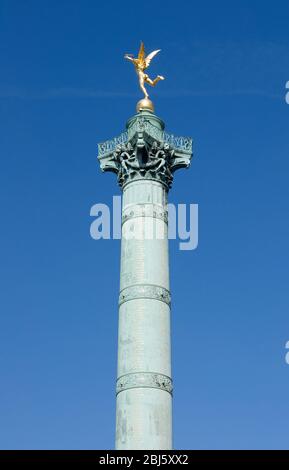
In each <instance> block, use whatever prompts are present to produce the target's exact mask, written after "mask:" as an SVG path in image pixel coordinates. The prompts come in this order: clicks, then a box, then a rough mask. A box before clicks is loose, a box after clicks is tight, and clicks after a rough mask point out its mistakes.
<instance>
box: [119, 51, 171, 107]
mask: <svg viewBox="0 0 289 470" xmlns="http://www.w3.org/2000/svg"><path fill="white" fill-rule="evenodd" d="M160 50H161V49H157V50H156V51H153V52H151V53H150V54H148V55H147V56H146V53H145V48H144V43H143V42H141V45H140V49H139V53H138V56H137V58H135V57H134V56H133V55H132V54H125V56H124V58H125V59H127V60H129V61H130V62H132V63H133V64H134V66H135V69H136V73H137V75H138V79H139V86H140V88H141V90H142V91H143V93H144V95H145V98H146V99H148V97H149V95H148V92H147V90H146V88H145V83H148V84H149V85H151V86H155V85H156V84H157V83H158V82H159V81H160V80H164V79H165V78H164V77H163V76H162V75H158V76H157V77H156V78H155V79H154V80H152V79H151V78H150V77H149V76H148V74H146V73H145V70H146V69H147V68H148V67H149V65H150V63H151V61H152V59H153V58H154V57H155V55H157V54H158V52H160Z"/></svg>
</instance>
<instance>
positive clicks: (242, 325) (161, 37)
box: [0, 0, 289, 449]
mask: <svg viewBox="0 0 289 470" xmlns="http://www.w3.org/2000/svg"><path fill="white" fill-rule="evenodd" d="M288 21H289V5H288V2H287V1H281V0H280V1H278V2H273V1H268V2H264V1H262V2H261V1H244V0H243V1H235V2H231V1H218V2H215V1H210V2H209V1H206V0H203V1H190V2H189V1H187V2H184V1H178V2H172V1H169V2H162V1H159V2H157V1H153V2H151V1H146V2H137V1H124V2H96V1H95V0H93V1H92V0H91V1H89V0H81V1H80V0H79V1H74V0H70V1H64V0H57V1H56V0H49V1H48V0H47V1H41V2H39V1H32V0H30V1H29V0H28V1H25V2H23V1H20V0H18V1H16V0H9V1H8V0H7V1H0V48H1V50H0V65H1V74H0V104H1V136H0V151H1V176H0V178H1V181H0V188H1V263H0V273H1V289H0V290H1V304H0V308H1V324H0V373H1V378H0V381H1V387H0V447H1V448H9V449H14V448H21V449H31V448H32V449H33V448H37V449H58V448H59V449H62V448H65V449H74V448H77V449H87V448H91V449H93V448H99V449H101V448H103V449H106V448H113V446H114V412H115V408H114V406H115V403H114V402H115V398H114V384H115V376H116V353H117V351H116V343H117V298H118V283H119V249H120V242H119V241H95V240H92V239H91V238H90V235H89V227H90V223H91V218H90V216H89V212H90V207H91V206H92V205H93V204H95V203H97V202H103V203H107V204H111V201H112V196H113V195H115V194H119V190H118V188H117V184H116V179H115V176H114V175H110V174H101V173H100V171H99V167H98V163H97V161H96V144H97V142H99V141H102V140H105V139H107V138H110V137H113V136H115V135H117V134H118V133H120V132H121V131H122V130H123V128H124V126H125V122H126V120H127V119H128V118H129V117H130V116H132V115H133V114H134V109H135V103H136V101H137V100H138V99H139V97H140V94H139V92H138V89H137V83H136V76H135V74H134V72H133V69H132V66H131V64H129V63H126V62H125V61H124V59H123V54H124V53H125V52H131V53H133V52H137V49H138V46H139V41H140V40H141V39H142V40H144V41H145V43H146V45H147V49H148V50H153V49H156V48H161V49H162V52H161V54H159V56H158V57H157V58H156V59H155V60H154V62H153V64H152V66H151V72H152V74H153V75H154V74H155V73H161V74H163V75H165V76H166V81H164V82H162V83H160V84H159V85H158V87H157V88H156V89H155V90H153V91H152V97H153V99H154V101H155V105H156V112H157V114H158V115H159V116H160V117H162V118H163V119H164V120H165V121H166V126H167V130H168V131H172V132H175V133H176V134H184V135H186V134H188V135H191V136H192V137H193V138H194V145H195V157H194V159H193V162H192V166H191V169H190V170H189V171H179V172H178V173H177V174H176V178H175V182H174V186H173V189H172V191H171V193H170V201H171V202H176V203H177V202H180V203H198V204H199V212H200V233H199V247H198V249H197V250H195V251H191V252H187V251H179V250H178V247H177V244H176V242H171V246H170V253H171V260H170V261H171V262H170V264H171V288H172V294H173V310H172V324H173V376H174V382H175V395H174V447H175V448H183V449H185V448H187V449H193V448H195V449H208V448H211V449H221V448H222V449H223V448H228V449H229V448H235V449H239V448H241V449H242V448H289V445H288V433H289V400H288V397H289V366H288V365H286V363H285V353H286V351H285V343H286V341H287V340H289V320H288V308H289V301H288V235H289V233H288V232H289V222H288V199H289V198H288V196H289V186H288V171H289V132H288V125H289V106H288V105H287V104H286V103H285V99H284V97H285V83H286V82H287V81H288V80H289V28H288Z"/></svg>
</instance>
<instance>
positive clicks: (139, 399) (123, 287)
mask: <svg viewBox="0 0 289 470" xmlns="http://www.w3.org/2000/svg"><path fill="white" fill-rule="evenodd" d="M157 52H158V51H155V52H154V53H151V54H149V56H147V58H150V59H149V60H147V62H145V60H146V56H145V53H144V47H143V44H142V46H141V49H140V52H139V56H138V59H133V58H131V56H127V58H129V60H132V61H137V60H139V57H140V56H141V57H142V60H143V61H144V62H143V64H144V65H146V64H147V63H148V64H149V62H150V60H151V58H152V57H153V56H154V55H155V54H156V53H157ZM134 65H135V66H137V65H136V63H134ZM147 66H148V65H146V66H145V67H144V68H146V67H147ZM138 75H139V79H140V86H141V89H142V90H143V91H144V92H146V89H145V87H144V83H149V84H152V85H155V83H157V81H159V80H162V79H163V77H160V76H158V77H157V78H156V79H155V80H154V81H153V80H150V79H149V78H148V76H147V75H145V76H144V77H143V80H142V79H141V76H140V75H141V74H138ZM150 82H151V83H150ZM191 154H192V140H191V139H190V138H184V137H175V136H174V135H172V134H167V133H166V132H165V131H164V123H163V121H162V120H161V119H160V118H158V117H157V116H156V115H155V114H154V107H153V103H152V102H151V101H150V100H149V99H148V95H147V92H146V93H145V98H144V99H143V100H141V101H139V103H138V105H137V114H136V115H135V116H133V117H132V118H131V119H129V120H128V122H127V125H126V131H125V132H123V133H122V134H121V135H120V136H118V137H116V138H114V139H112V140H110V141H107V142H104V143H102V144H99V146H98V159H99V162H100V166H101V169H102V170H103V171H112V172H114V173H116V174H117V177H118V183H119V185H120V187H121V189H122V192H123V199H122V241H121V273H120V295H119V331H118V370H117V382H116V449H172V391H173V386H172V377H171V376H172V374H171V343H170V336H171V332H170V304H171V298H170V297H171V296H170V286H169V263H168V210H167V195H168V190H169V188H170V187H171V185H172V181H173V173H174V171H175V170H177V169H179V168H186V167H188V166H189V164H190V158H191Z"/></svg>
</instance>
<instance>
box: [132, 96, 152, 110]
mask: <svg viewBox="0 0 289 470" xmlns="http://www.w3.org/2000/svg"><path fill="white" fill-rule="evenodd" d="M136 110H137V112H138V113H139V112H140V111H145V110H148V111H151V112H152V113H153V112H154V110H155V108H154V105H153V102H152V101H151V100H149V99H148V98H143V99H142V100H140V101H139V102H138V104H137V105H136Z"/></svg>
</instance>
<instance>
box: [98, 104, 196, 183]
mask: <svg viewBox="0 0 289 470" xmlns="http://www.w3.org/2000/svg"><path fill="white" fill-rule="evenodd" d="M126 127H127V130H126V131H125V132H123V133H122V134H120V135H119V136H118V137H114V138H113V139H111V140H108V141H106V142H103V143H100V144H98V160H99V163H100V168H101V170H102V171H112V172H113V173H116V174H117V178H118V183H119V185H120V187H121V188H123V187H124V186H125V185H126V184H128V183H130V182H132V181H136V180H140V179H146V180H155V181H159V182H161V183H162V184H164V185H165V186H166V187H167V188H170V187H171V185H172V181H173V173H174V172H175V171H176V170H178V169H179V168H188V167H189V165H190V160H191V157H192V139H191V138H190V137H177V136H175V135H173V134H168V133H167V132H165V131H164V123H163V121H162V120H161V119H160V118H159V117H157V116H156V115H155V114H153V113H152V112H150V111H148V110H144V111H140V112H139V113H138V114H136V115H135V116H133V117H132V118H130V119H129V120H128V121H127V126H126Z"/></svg>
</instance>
